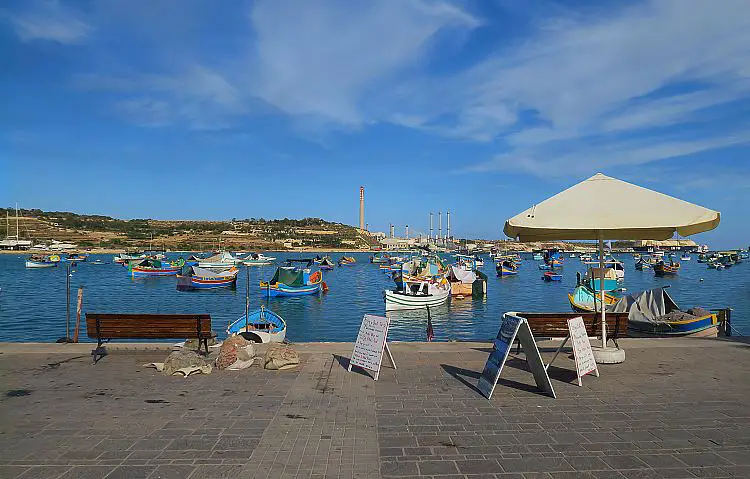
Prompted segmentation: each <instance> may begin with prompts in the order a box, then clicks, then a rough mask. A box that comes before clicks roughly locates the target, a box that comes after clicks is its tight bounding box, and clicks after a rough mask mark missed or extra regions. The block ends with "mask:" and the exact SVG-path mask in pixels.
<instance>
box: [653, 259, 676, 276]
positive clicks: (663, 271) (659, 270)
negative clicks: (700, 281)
mask: <svg viewBox="0 0 750 479" xmlns="http://www.w3.org/2000/svg"><path fill="white" fill-rule="evenodd" d="M653 268H654V275H656V276H674V275H676V274H677V272H678V271H680V263H675V262H674V261H671V260H670V262H669V263H667V262H665V261H663V260H661V261H659V262H658V263H656V264H654V265H653Z"/></svg>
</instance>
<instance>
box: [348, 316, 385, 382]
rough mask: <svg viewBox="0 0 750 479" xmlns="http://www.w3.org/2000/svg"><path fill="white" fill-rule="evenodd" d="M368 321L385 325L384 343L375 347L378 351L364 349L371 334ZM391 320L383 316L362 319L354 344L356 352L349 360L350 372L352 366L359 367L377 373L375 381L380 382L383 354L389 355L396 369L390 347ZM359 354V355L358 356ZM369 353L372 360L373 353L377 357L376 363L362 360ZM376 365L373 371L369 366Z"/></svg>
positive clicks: (353, 352)
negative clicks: (367, 325)
mask: <svg viewBox="0 0 750 479" xmlns="http://www.w3.org/2000/svg"><path fill="white" fill-rule="evenodd" d="M368 319H374V320H377V321H379V322H384V323H385V328H384V329H383V332H382V334H383V338H382V341H381V340H379V341H378V342H377V344H376V345H375V346H376V347H377V348H378V350H377V351H372V350H369V351H368V350H366V349H364V344H365V341H366V336H367V335H368V334H369V333H368V331H367V328H366V321H367V320H368ZM390 324H391V320H390V319H389V318H387V317H383V316H375V315H372V314H365V315H364V317H363V318H362V323H361V324H360V326H359V333H357V341H356V342H355V343H354V350H353V351H352V355H351V358H350V359H349V368H348V371H349V372H352V366H357V367H359V368H362V369H365V370H368V371H373V372H374V373H375V375H374V377H373V379H374V380H375V381H377V380H378V377H380V369H381V367H382V365H383V352H387V353H388V359H389V360H390V361H391V365H392V366H393V369H397V368H396V361H394V360H393V355H392V354H391V348H389V347H388V329H389V328H390ZM358 353H359V354H358ZM367 353H369V355H370V359H372V355H373V353H374V354H375V355H377V360H376V361H366V360H364V359H360V358H361V356H362V355H366V354H367ZM372 365H375V366H376V368H375V369H373V368H371V367H369V366H372Z"/></svg>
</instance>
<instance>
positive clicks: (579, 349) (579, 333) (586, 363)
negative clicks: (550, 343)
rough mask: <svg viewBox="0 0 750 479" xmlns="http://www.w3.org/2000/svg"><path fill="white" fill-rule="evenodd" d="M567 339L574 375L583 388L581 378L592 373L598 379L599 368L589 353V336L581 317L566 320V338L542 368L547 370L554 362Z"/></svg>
mask: <svg viewBox="0 0 750 479" xmlns="http://www.w3.org/2000/svg"><path fill="white" fill-rule="evenodd" d="M568 339H570V342H571V343H572V344H573V358H574V359H575V362H576V375H577V376H578V385H579V386H583V383H582V382H581V378H582V377H583V376H585V375H587V374H590V373H594V375H595V376H596V377H599V368H598V367H597V366H596V360H594V353H593V351H591V343H590V342H589V334H588V333H587V332H586V324H585V323H584V322H583V317H582V316H578V317H575V318H571V319H569V320H568V336H567V337H566V338H565V341H563V342H562V344H561V345H560V347H559V348H557V351H555V355H554V356H553V357H552V361H550V362H549V364H548V365H546V366H545V367H544V368H545V369H547V368H549V366H550V364H552V363H553V362H554V360H555V359H556V358H557V355H558V354H560V351H561V350H562V348H564V347H565V344H567V342H568Z"/></svg>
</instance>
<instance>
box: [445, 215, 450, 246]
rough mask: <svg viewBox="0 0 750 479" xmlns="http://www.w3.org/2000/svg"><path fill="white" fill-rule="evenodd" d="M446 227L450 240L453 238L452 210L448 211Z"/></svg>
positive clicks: (446, 234) (446, 233)
mask: <svg viewBox="0 0 750 479" xmlns="http://www.w3.org/2000/svg"><path fill="white" fill-rule="evenodd" d="M445 216H446V223H447V224H446V228H445V237H446V238H447V239H448V240H449V241H450V239H451V212H450V211H446V213H445Z"/></svg>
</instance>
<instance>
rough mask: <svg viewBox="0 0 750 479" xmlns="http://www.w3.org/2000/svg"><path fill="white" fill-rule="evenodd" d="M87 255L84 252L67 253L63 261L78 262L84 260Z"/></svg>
mask: <svg viewBox="0 0 750 479" xmlns="http://www.w3.org/2000/svg"><path fill="white" fill-rule="evenodd" d="M88 257H89V255H87V254H85V253H68V257H67V258H65V261H69V262H71V263H80V262H82V261H86V259H88Z"/></svg>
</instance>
